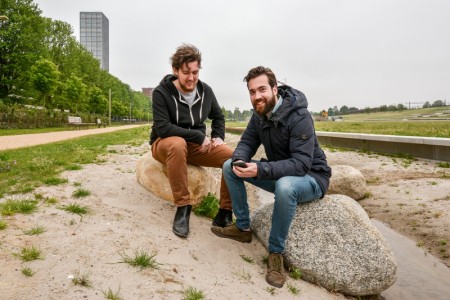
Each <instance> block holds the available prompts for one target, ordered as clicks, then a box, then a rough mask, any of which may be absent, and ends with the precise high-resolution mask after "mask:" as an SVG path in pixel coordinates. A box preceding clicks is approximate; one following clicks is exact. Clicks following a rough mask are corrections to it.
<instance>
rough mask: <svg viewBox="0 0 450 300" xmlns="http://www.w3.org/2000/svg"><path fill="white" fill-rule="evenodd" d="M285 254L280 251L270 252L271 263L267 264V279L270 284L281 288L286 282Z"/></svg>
mask: <svg viewBox="0 0 450 300" xmlns="http://www.w3.org/2000/svg"><path fill="white" fill-rule="evenodd" d="M283 268H284V267H283V256H282V255H281V254H280V253H269V263H268V266H267V274H266V281H267V283H268V284H270V285H272V286H274V287H277V288H281V287H283V284H284V283H285V282H286V276H284V275H283Z"/></svg>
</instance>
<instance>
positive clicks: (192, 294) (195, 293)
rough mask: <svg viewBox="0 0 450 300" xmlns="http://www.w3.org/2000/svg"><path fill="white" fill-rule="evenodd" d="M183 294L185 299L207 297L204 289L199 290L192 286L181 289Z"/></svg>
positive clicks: (192, 299) (195, 299)
mask: <svg viewBox="0 0 450 300" xmlns="http://www.w3.org/2000/svg"><path fill="white" fill-rule="evenodd" d="M181 293H182V294H183V300H202V299H205V295H204V294H203V291H201V290H197V289H196V288H194V287H192V286H190V287H188V288H187V289H185V290H183V291H181Z"/></svg>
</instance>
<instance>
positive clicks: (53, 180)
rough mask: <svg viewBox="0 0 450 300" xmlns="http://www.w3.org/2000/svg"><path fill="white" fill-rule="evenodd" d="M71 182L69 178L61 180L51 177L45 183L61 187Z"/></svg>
mask: <svg viewBox="0 0 450 300" xmlns="http://www.w3.org/2000/svg"><path fill="white" fill-rule="evenodd" d="M67 182H69V180H67V178H59V177H50V178H46V179H44V183H45V184H46V185H60V184H64V183H67Z"/></svg>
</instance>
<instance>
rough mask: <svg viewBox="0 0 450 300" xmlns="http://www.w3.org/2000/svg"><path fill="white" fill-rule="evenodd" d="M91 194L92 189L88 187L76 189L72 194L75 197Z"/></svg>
mask: <svg viewBox="0 0 450 300" xmlns="http://www.w3.org/2000/svg"><path fill="white" fill-rule="evenodd" d="M90 194H91V192H90V191H88V190H86V189H76V190H75V191H74V192H73V193H72V196H73V197H75V198H83V197H87V196H89V195H90Z"/></svg>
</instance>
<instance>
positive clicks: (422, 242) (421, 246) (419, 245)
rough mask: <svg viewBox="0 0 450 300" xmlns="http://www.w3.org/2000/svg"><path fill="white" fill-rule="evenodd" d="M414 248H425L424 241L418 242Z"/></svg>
mask: <svg viewBox="0 0 450 300" xmlns="http://www.w3.org/2000/svg"><path fill="white" fill-rule="evenodd" d="M416 246H417V247H419V248H423V246H425V242H424V241H418V242H417V243H416Z"/></svg>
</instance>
